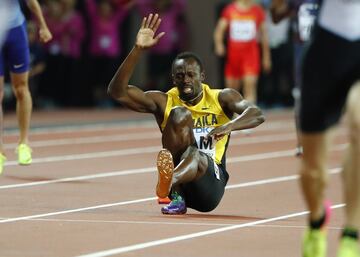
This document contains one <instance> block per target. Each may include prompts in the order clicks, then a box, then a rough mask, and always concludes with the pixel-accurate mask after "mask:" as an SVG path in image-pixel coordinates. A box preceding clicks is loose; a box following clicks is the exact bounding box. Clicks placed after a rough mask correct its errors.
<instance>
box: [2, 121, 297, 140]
mask: <svg viewBox="0 0 360 257" xmlns="http://www.w3.org/2000/svg"><path fill="white" fill-rule="evenodd" d="M294 127H295V123H294V121H293V120H292V119H285V120H278V121H268V122H266V124H264V125H263V126H260V127H258V128H256V131H272V130H276V131H279V130H281V129H285V130H286V129H289V128H290V129H294ZM123 128H151V129H152V128H154V129H157V131H158V128H159V127H158V126H157V124H156V121H155V120H154V119H149V120H136V121H130V122H124V123H122V122H118V123H106V122H103V123H96V124H85V125H81V124H80V125H65V126H63V125H56V124H55V125H54V126H51V125H50V126H44V127H41V128H31V130H30V134H31V135H42V134H46V135H49V134H57V133H74V132H79V131H80V132H90V131H94V132H96V131H103V130H105V131H108V130H117V129H120V130H121V129H123ZM18 133H19V131H18V129H15V130H8V129H6V128H5V131H4V135H5V136H8V135H18ZM236 133H237V132H236Z"/></svg>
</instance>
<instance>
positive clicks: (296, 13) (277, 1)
mask: <svg viewBox="0 0 360 257" xmlns="http://www.w3.org/2000/svg"><path fill="white" fill-rule="evenodd" d="M319 2H320V0H272V2H271V7H270V11H271V16H272V20H273V22H274V23H279V22H280V21H282V20H283V19H286V18H290V19H291V21H292V27H293V31H294V39H293V42H294V61H295V62H294V67H295V71H294V74H295V75H294V78H295V88H294V90H293V96H294V99H295V124H296V131H297V133H296V134H297V141H298V142H297V146H296V153H295V154H296V156H301V155H302V144H301V138H300V133H299V108H300V107H299V101H300V85H301V75H300V73H301V62H302V54H303V49H304V46H305V43H306V42H308V41H309V39H310V35H311V31H312V28H313V25H314V22H315V19H316V16H317V13H318V9H319Z"/></svg>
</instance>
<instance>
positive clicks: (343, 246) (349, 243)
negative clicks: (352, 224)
mask: <svg viewBox="0 0 360 257" xmlns="http://www.w3.org/2000/svg"><path fill="white" fill-rule="evenodd" d="M337 256H338V257H360V247H359V243H358V240H356V239H355V238H351V237H347V236H344V237H342V238H341V240H340V246H339V250H338V254H337Z"/></svg>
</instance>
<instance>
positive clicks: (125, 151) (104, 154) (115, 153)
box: [5, 141, 348, 166]
mask: <svg viewBox="0 0 360 257" xmlns="http://www.w3.org/2000/svg"><path fill="white" fill-rule="evenodd" d="M241 144H242V143H241V141H238V142H235V143H232V144H231V146H236V145H241ZM347 145H348V144H347V143H346V144H339V145H337V146H335V148H336V149H337V148H340V150H343V149H345V147H346V146H347ZM159 150H160V146H149V147H139V148H128V149H121V150H114V151H104V152H92V153H81V154H71V155H60V156H51V157H43V158H34V159H33V162H32V163H34V164H36V163H49V162H57V161H74V160H83V159H95V158H107V157H115V156H126V155H135V154H144V153H154V152H158V151H159ZM275 153H276V152H272V153H263V154H260V155H259V156H263V157H256V158H264V159H267V158H275V156H274V155H275ZM294 153H295V150H294V149H293V150H287V151H278V152H277V156H276V157H284V156H289V155H294ZM273 156H274V157H273ZM233 158H235V159H236V158H238V159H239V160H243V159H244V157H233ZM229 159H232V158H229ZM229 159H228V160H229ZM14 165H18V162H17V161H8V162H6V163H5V166H14Z"/></svg>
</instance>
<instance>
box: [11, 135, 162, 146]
mask: <svg viewBox="0 0 360 257" xmlns="http://www.w3.org/2000/svg"><path fill="white" fill-rule="evenodd" d="M160 137H161V134H160V132H159V133H155V132H151V133H147V132H142V133H129V134H123V135H109V136H94V137H75V138H64V139H51V140H41V141H31V143H30V144H31V147H32V148H35V147H49V146H60V145H79V144H96V143H107V142H122V141H135V140H136V141H138V140H141V141H144V140H148V139H154V138H157V139H160ZM17 146H18V144H17V143H12V144H5V148H6V149H13V148H16V147H17Z"/></svg>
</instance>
